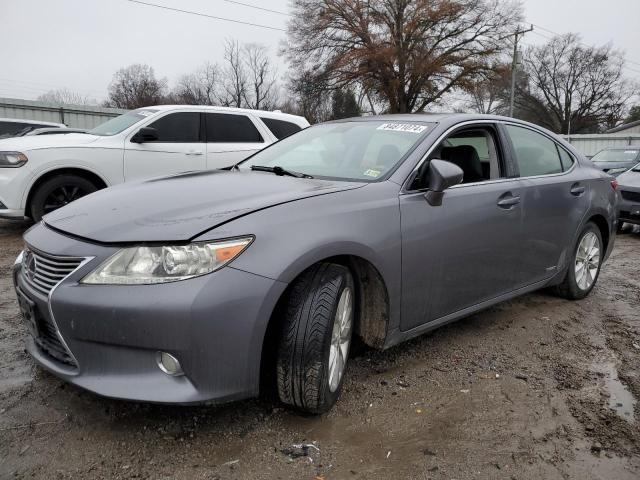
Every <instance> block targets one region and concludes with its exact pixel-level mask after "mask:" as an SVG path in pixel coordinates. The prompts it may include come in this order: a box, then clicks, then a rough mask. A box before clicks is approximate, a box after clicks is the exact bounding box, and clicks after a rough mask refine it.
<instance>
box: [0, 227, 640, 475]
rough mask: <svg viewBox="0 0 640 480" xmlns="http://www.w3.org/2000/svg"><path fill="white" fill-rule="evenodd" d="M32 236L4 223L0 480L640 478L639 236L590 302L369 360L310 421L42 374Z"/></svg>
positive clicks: (525, 302) (618, 256) (505, 308)
mask: <svg viewBox="0 0 640 480" xmlns="http://www.w3.org/2000/svg"><path fill="white" fill-rule="evenodd" d="M25 227H26V224H21V223H9V222H0V478H46V479H57V478H88V479H93V478H154V479H174V478H175V479H184V478H196V479H209V480H213V479H245V478H250V479H263V478H264V479H278V478H281V479H288V478H295V479H316V478H320V479H323V478H324V479H378V478H380V479H387V478H395V479H404V478H410V479H427V478H433V479H439V478H443V479H458V480H460V479H467V478H487V479H500V478H505V479H540V478H545V479H547V478H548V479H569V478H579V479H581V480H582V479H616V480H624V479H636V480H637V479H638V478H640V403H638V402H636V399H640V313H639V312H640V234H638V233H631V234H627V235H623V236H620V237H618V240H617V244H616V248H615V251H614V253H613V256H612V258H611V259H610V261H609V262H608V263H607V264H606V265H605V267H604V269H603V271H602V275H601V277H600V280H599V282H598V285H597V286H596V288H595V290H594V291H593V293H592V294H591V296H590V297H589V298H587V299H586V300H583V301H581V302H568V301H565V300H562V299H559V298H556V297H554V296H551V295H549V294H547V293H542V292H541V293H535V294H531V295H527V296H525V297H523V298H520V299H518V300H514V301H510V302H507V303H504V304H502V305H499V306H497V307H495V308H492V309H490V310H488V311H485V312H483V313H481V314H477V315H473V316H472V317H469V318H467V319H465V320H463V321H460V322H458V323H456V324H453V325H450V326H448V327H445V328H442V329H440V330H437V331H435V332H433V333H431V334H428V335H425V336H423V337H421V338H419V339H416V340H414V341H411V342H409V343H407V344H404V345H400V346H398V347H396V348H393V349H391V350H389V351H386V352H376V351H372V350H362V351H360V352H357V353H356V355H355V358H352V360H351V364H350V369H349V372H348V378H347V380H346V384H345V388H344V391H343V394H342V398H341V399H340V401H339V403H338V405H337V406H336V407H335V408H334V410H333V411H332V412H330V413H329V414H327V415H324V416H321V417H311V416H303V415H300V414H298V413H293V412H290V411H288V410H286V409H283V408H281V406H280V405H278V404H277V403H275V402H273V401H269V400H265V399H258V400H250V401H245V402H240V403H235V404H231V405H226V406H222V407H168V406H157V405H146V404H134V403H127V402H121V401H114V400H108V399H104V398H100V397H97V396H95V395H93V394H91V393H88V392H85V391H82V390H79V389H78V388H75V387H72V386H69V385H66V384H65V383H63V382H61V381H60V380H58V379H56V378H55V377H53V376H52V375H50V374H48V373H46V372H45V371H43V370H41V369H39V368H38V367H36V366H35V365H34V364H33V362H32V361H31V360H30V358H29V357H28V356H27V355H26V354H25V353H24V351H23V346H22V344H23V339H24V336H25V335H26V332H25V328H24V327H23V325H22V323H21V320H20V318H19V314H18V310H17V304H16V301H15V297H14V294H13V291H12V289H11V284H10V276H9V270H10V265H11V263H12V262H13V259H14V258H15V256H16V255H17V253H18V252H19V250H20V249H21V239H20V235H21V233H22V232H23V230H24V228H25ZM300 443H312V444H313V445H314V447H308V448H307V450H306V451H302V452H301V451H299V450H297V449H296V448H294V447H292V445H294V444H300ZM315 447H317V449H316V448H315ZM305 453H307V454H308V455H307V456H304V454H305ZM298 455H302V456H298Z"/></svg>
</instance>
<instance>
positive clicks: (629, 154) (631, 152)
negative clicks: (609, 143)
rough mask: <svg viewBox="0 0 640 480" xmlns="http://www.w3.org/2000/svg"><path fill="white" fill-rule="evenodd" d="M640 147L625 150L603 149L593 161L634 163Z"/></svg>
mask: <svg viewBox="0 0 640 480" xmlns="http://www.w3.org/2000/svg"><path fill="white" fill-rule="evenodd" d="M638 153H640V149H634V148H629V149H625V150H602V151H601V152H598V153H596V154H595V155H594V156H593V157H592V158H591V161H592V162H629V163H633V162H634V161H635V160H636V158H637V157H638Z"/></svg>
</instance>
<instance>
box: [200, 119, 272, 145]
mask: <svg viewBox="0 0 640 480" xmlns="http://www.w3.org/2000/svg"><path fill="white" fill-rule="evenodd" d="M209 114H213V115H234V116H239V117H245V118H246V119H247V120H249V122H251V124H252V125H253V128H255V130H256V132H257V133H258V135H259V136H260V141H259V142H246V141H243V142H229V141H224V142H212V141H209V138H208V137H207V115H209ZM202 117H203V121H202V127H203V128H204V131H203V135H202V137H203V139H204V140H203V141H204V143H206V144H209V143H211V144H214V145H221V144H225V143H230V144H233V145H252V144H265V143H267V141H266V140H265V136H264V132H261V131H260V130H261V129H260V128H259V126H258V125H257V124H256V121H255V120H254V119H253V118H252V116H251V115H250V114H248V113H242V112H220V111H213V112H202ZM265 126H266V125H265ZM267 130H268V129H267ZM269 132H270V131H269ZM271 135H273V134H271ZM273 138H275V140H276V141H277V140H278V139H277V138H276V136H275V135H273Z"/></svg>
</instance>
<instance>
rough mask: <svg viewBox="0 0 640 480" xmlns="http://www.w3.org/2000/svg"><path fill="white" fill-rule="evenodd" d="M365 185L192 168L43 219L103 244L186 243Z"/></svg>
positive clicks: (85, 200)
mask: <svg viewBox="0 0 640 480" xmlns="http://www.w3.org/2000/svg"><path fill="white" fill-rule="evenodd" d="M364 185H365V184H364V183H354V182H338V181H330V180H319V179H305V178H294V177H285V176H277V175H274V174H272V173H265V172H245V171H242V172H240V171H223V170H215V171H206V172H192V173H191V172H190V173H183V174H180V175H176V176H172V177H164V178H159V179H153V180H148V181H145V182H136V183H128V184H122V185H118V186H115V187H111V188H108V189H106V190H100V191H98V192H96V193H93V194H91V195H88V196H86V197H84V198H81V199H80V200H77V201H75V202H73V203H71V204H69V205H67V206H66V207H63V208H61V209H59V210H56V211H54V212H52V213H50V214H48V215H46V216H45V217H44V222H45V223H46V224H47V225H49V226H50V227H52V228H55V229H57V230H60V231H62V232H66V233H69V234H72V235H75V236H78V237H82V238H85V239H88V240H92V241H96V242H101V243H123V242H125V243H128V242H158V241H176V242H182V241H188V240H190V239H192V238H194V237H195V236H197V235H199V234H200V233H202V232H204V231H206V230H209V229H211V228H214V227H217V226H219V225H221V224H223V223H226V222H229V221H230V220H233V219H234V218H237V217H240V216H244V215H247V214H249V213H252V212H255V211H258V210H262V209H265V208H269V207H272V206H274V205H279V204H282V203H288V202H293V201H297V200H301V199H304V198H308V197H314V196H317V195H323V194H330V193H334V192H339V191H343V190H349V189H354V188H358V187H361V186H364ZM247 233H251V232H247Z"/></svg>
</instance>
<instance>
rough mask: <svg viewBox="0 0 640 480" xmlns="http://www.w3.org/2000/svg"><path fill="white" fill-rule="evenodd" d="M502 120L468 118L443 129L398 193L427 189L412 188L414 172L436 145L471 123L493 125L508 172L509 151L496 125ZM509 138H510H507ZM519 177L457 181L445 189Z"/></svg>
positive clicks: (503, 162)
mask: <svg viewBox="0 0 640 480" xmlns="http://www.w3.org/2000/svg"><path fill="white" fill-rule="evenodd" d="M501 123H502V122H499V121H495V120H487V119H484V120H468V121H466V122H461V123H457V124H455V125H453V126H451V127H449V128H448V129H447V130H445V131H444V133H442V134H441V135H440V136H439V137H438V138H437V139H436V140H435V141H434V142H433V143H432V144H431V146H430V147H429V149H428V150H427V151H426V152H425V154H424V155H423V156H422V158H421V159H420V161H419V162H418V163H417V164H416V166H415V167H414V168H413V169H412V170H411V172H410V173H409V175H407V177H406V178H405V180H404V182H402V189H401V190H400V194H401V195H402V194H412V193H422V192H426V191H427V190H428V189H427V188H421V189H412V188H410V187H411V183H412V182H413V180H414V179H415V174H416V173H417V172H418V170H420V168H421V167H422V165H423V164H424V162H426V161H427V159H428V158H429V156H430V155H431V154H432V153H433V151H434V150H435V149H436V148H437V147H438V145H440V144H441V143H442V142H443V141H444V140H445V139H446V138H447V137H448V136H450V135H451V134H452V133H453V132H454V131H455V130H458V129H460V128H464V127H467V126H473V125H476V126H477V125H490V126H493V127H494V128H495V129H496V132H495V133H496V136H495V138H494V143H497V144H496V147H497V149H501V150H502V151H501V153H502V157H503V159H502V160H503V161H502V164H503V165H502V168H504V170H505V172H504V173H505V174H508V173H509V172H508V170H509V169H508V164H509V163H510V162H511V159H510V158H509V157H510V152H507V148H505V147H506V145H504V144H503V143H504V140H503V139H502V135H501V134H500V131H499V129H498V128H497V126H498V125H500V124H501ZM509 140H510V139H509ZM519 178H520V177H501V178H495V179H493V180H483V181H482V182H471V183H459V184H458V185H453V186H452V187H449V188H448V189H447V190H450V189H452V188H465V187H475V186H478V185H492V184H494V183H503V182H510V181H513V180H518V179H519Z"/></svg>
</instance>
